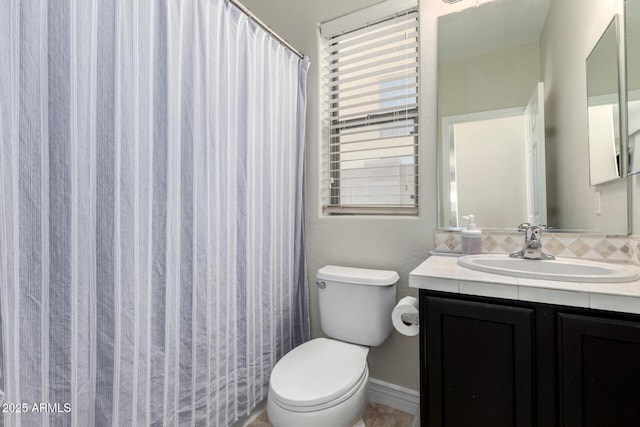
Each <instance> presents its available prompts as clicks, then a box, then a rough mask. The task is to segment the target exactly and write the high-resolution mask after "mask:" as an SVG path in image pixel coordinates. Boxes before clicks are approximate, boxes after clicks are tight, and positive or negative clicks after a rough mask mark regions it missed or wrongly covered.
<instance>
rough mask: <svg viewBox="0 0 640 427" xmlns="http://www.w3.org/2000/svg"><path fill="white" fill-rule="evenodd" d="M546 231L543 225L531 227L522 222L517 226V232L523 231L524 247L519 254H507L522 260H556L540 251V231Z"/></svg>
mask: <svg viewBox="0 0 640 427" xmlns="http://www.w3.org/2000/svg"><path fill="white" fill-rule="evenodd" d="M543 229H546V226H544V225H531V224H529V223H528V222H524V223H522V224H520V225H519V226H518V231H524V245H522V249H521V250H520V251H519V252H514V253H512V254H509V256H510V257H511V258H522V259H546V260H551V259H556V257H554V256H553V255H549V254H546V253H544V252H543V251H542V240H541V239H540V237H541V236H542V230H543Z"/></svg>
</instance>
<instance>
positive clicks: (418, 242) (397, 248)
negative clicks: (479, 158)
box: [243, 0, 477, 390]
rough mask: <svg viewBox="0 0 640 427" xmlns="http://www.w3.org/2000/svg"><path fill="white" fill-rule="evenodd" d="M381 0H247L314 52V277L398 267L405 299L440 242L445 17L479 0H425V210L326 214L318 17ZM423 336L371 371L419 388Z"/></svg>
mask: <svg viewBox="0 0 640 427" xmlns="http://www.w3.org/2000/svg"><path fill="white" fill-rule="evenodd" d="M379 1H380V0H349V1H344V0H322V1H316V0H269V1H265V0H243V4H244V5H245V6H247V7H248V8H249V9H251V10H252V11H253V12H254V13H255V14H256V15H257V16H258V17H260V19H261V20H262V21H263V22H265V23H266V24H267V25H269V26H271V28H273V29H274V30H275V31H276V32H278V33H279V34H280V35H281V36H283V37H284V38H285V39H286V40H288V41H289V42H290V43H292V44H293V45H294V46H295V47H296V48H297V49H299V50H300V51H302V52H304V53H305V54H306V55H308V56H309V57H310V58H311V69H310V71H309V79H308V86H307V87H308V97H307V102H308V106H307V155H306V160H307V168H306V171H307V177H306V179H307V184H306V190H307V194H306V197H307V204H306V207H307V214H306V227H307V235H306V239H307V263H308V268H309V283H310V284H313V283H314V280H313V277H314V274H315V272H316V271H317V270H318V268H320V267H322V266H323V265H327V264H342V265H346V266H354V267H368V268H380V269H392V270H395V271H397V272H398V273H399V274H400V283H399V287H398V295H397V298H398V299H400V298H402V297H403V296H405V295H414V296H415V295H417V292H416V290H414V289H409V287H408V279H409V272H410V271H411V270H412V269H414V268H415V267H416V266H418V265H419V264H420V262H422V261H423V260H424V259H425V258H426V257H427V255H428V252H429V250H431V249H433V231H434V229H435V227H436V215H437V194H436V182H437V177H436V130H437V127H436V122H437V118H436V64H437V52H436V50H437V41H436V40H437V16H438V15H440V14H442V13H449V12H453V11H455V10H458V9H462V8H465V7H471V6H473V5H475V4H476V3H477V0H462V1H461V2H459V3H456V4H454V5H448V4H445V3H443V2H442V1H441V0H420V19H421V30H420V33H421V45H420V49H421V115H420V122H421V133H420V147H421V152H420V163H421V167H420V173H421V178H420V185H421V186H420V200H421V204H420V205H421V207H420V216H419V217H417V218H393V217H373V218H369V217H323V216H322V213H321V206H320V179H321V172H320V161H321V158H320V153H321V138H322V129H321V108H322V106H321V104H320V103H321V96H320V89H321V82H320V79H319V69H320V62H319V61H320V60H319V53H320V39H319V36H318V24H319V23H321V22H324V21H327V20H331V19H334V18H337V17H339V16H342V15H345V14H347V13H351V12H354V11H356V10H359V9H362V8H364V7H367V6H370V5H373V4H375V3H379ZM317 297H318V294H317V290H316V288H315V286H313V285H311V286H310V304H311V334H312V336H313V337H317V336H321V335H322V332H321V330H320V322H319V318H318V304H317ZM418 352H419V349H418V338H417V337H405V336H403V335H400V334H398V333H397V332H395V331H394V332H393V333H392V335H391V336H390V337H389V338H388V339H387V341H386V342H385V343H384V344H383V345H382V346H380V347H377V348H373V349H372V350H371V352H370V354H369V369H370V372H371V377H372V378H376V379H379V380H382V381H386V382H390V383H393V384H397V385H400V386H403V387H408V388H411V389H414V390H417V389H418V388H419V365H418Z"/></svg>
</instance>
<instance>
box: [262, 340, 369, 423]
mask: <svg viewBox="0 0 640 427" xmlns="http://www.w3.org/2000/svg"><path fill="white" fill-rule="evenodd" d="M368 352H369V349H368V348H367V347H362V346H359V345H355V344H349V343H345V342H342V341H336V340H331V339H326V338H316V339H313V340H311V341H308V342H306V343H304V344H302V345H300V346H298V347H296V348H295V349H293V350H292V351H290V352H289V353H288V354H286V355H285V356H284V357H283V358H282V359H280V361H279V362H278V363H277V364H276V366H275V367H274V368H273V371H272V372H271V379H270V381H269V396H270V398H271V399H273V401H274V402H275V403H277V404H278V405H279V406H281V407H283V408H285V409H287V410H291V411H297V412H311V411H318V410H321V409H325V408H328V407H332V406H335V405H337V404H339V403H341V402H343V401H345V400H346V399H348V398H349V397H351V396H352V395H353V394H354V393H356V392H357V391H358V390H360V389H361V388H362V387H363V384H365V383H366V382H367V380H368V378H369V371H368V368H367V354H368Z"/></svg>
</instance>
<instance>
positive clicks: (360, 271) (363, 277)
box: [316, 265, 400, 286]
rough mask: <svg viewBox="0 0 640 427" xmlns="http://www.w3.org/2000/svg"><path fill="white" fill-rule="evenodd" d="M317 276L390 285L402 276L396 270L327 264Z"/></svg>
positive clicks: (319, 277) (341, 280) (347, 281)
mask: <svg viewBox="0 0 640 427" xmlns="http://www.w3.org/2000/svg"><path fill="white" fill-rule="evenodd" d="M316 278H317V279H319V280H330V281H333V282H343V283H355V284H358V285H372V286H390V285H393V284H394V283H396V282H397V281H398V279H399V278H400V276H398V273H396V272H395V271H389V270H371V269H368V268H354V267H340V266H337V265H327V266H324V267H322V268H321V269H320V270H318V273H317V274H316Z"/></svg>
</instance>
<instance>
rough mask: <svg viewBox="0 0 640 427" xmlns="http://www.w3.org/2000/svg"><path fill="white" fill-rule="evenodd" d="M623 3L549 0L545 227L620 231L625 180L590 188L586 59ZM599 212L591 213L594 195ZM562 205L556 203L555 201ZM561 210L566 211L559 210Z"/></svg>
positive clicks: (544, 57) (544, 49)
mask: <svg viewBox="0 0 640 427" xmlns="http://www.w3.org/2000/svg"><path fill="white" fill-rule="evenodd" d="M621 6H622V0H609V1H598V2H589V5H588V7H585V5H584V0H562V1H552V2H551V5H550V7H549V14H548V16H547V21H546V23H545V27H544V30H543V33H542V37H541V41H540V57H541V63H542V78H543V80H544V82H545V92H546V93H545V116H546V156H547V201H548V208H549V209H548V214H549V217H548V223H549V224H553V225H554V226H555V227H557V228H565V229H576V228H577V229H592V230H605V231H616V232H621V233H623V232H625V231H626V228H627V220H626V217H627V202H626V201H627V198H626V185H627V184H626V182H625V181H624V180H620V181H617V182H613V183H609V184H603V185H599V186H596V187H590V186H589V158H588V131H587V95H586V88H587V81H586V63H585V61H586V59H587V56H588V55H589V53H590V52H591V49H592V48H593V47H594V46H595V44H596V42H597V41H598V39H599V38H600V35H601V34H602V33H603V32H604V30H605V29H606V28H607V25H608V24H609V22H610V20H611V18H612V17H613V16H614V14H615V13H616V12H618V11H620V10H621ZM595 191H600V192H601V196H602V214H601V215H596V214H595V210H594V192H595ZM560 201H561V203H560ZM563 207H566V208H567V209H565V208H563Z"/></svg>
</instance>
